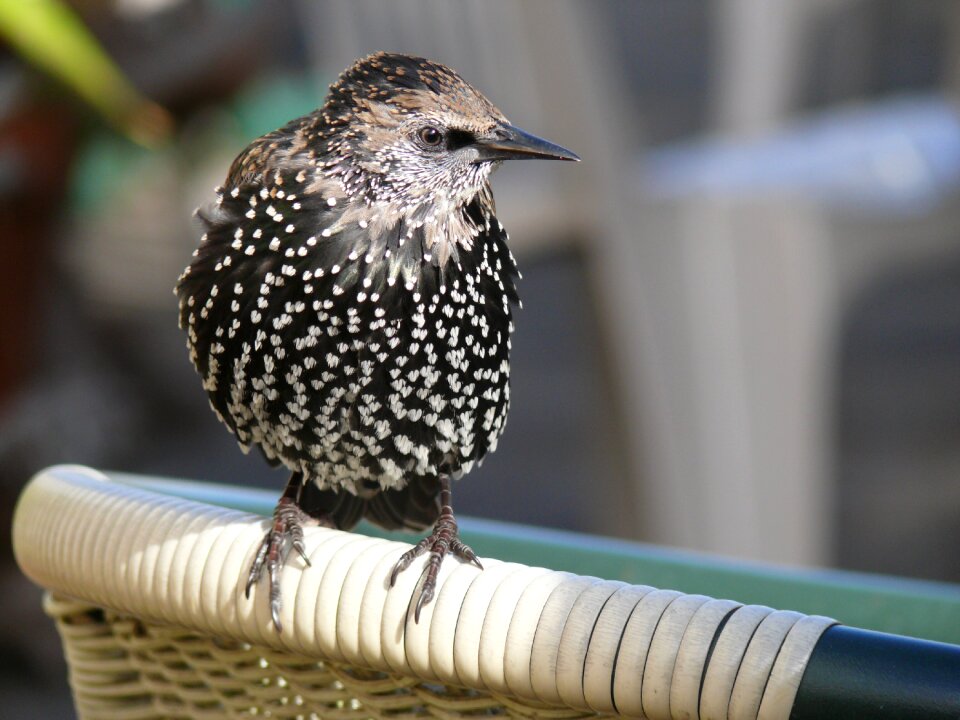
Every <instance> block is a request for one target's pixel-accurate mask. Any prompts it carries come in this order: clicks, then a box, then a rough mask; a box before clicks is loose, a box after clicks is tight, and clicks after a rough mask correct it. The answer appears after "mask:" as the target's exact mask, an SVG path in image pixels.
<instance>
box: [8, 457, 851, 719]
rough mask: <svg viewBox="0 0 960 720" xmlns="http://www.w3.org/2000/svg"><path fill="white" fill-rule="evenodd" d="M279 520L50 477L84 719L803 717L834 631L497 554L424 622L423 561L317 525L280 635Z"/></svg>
mask: <svg viewBox="0 0 960 720" xmlns="http://www.w3.org/2000/svg"><path fill="white" fill-rule="evenodd" d="M264 526H265V520H264V518H262V517H258V516H254V515H250V514H247V513H242V512H238V511H234V510H228V509H224V508H221V507H216V506H210V505H203V504H200V503H196V502H192V501H188V500H184V499H180V498H175V497H169V496H164V495H159V494H157V493H153V492H149V491H146V490H142V489H138V488H134V487H130V486H128V485H122V484H118V483H114V482H111V481H109V479H108V478H106V477H105V476H103V475H100V474H99V473H96V472H95V471H91V470H89V469H85V468H78V467H66V466H64V467H58V468H53V469H51V470H48V471H45V472H43V473H41V474H39V475H38V476H37V477H35V478H34V479H33V480H32V481H31V483H30V484H29V486H28V487H27V489H26V490H24V492H23V495H22V496H21V499H20V502H19V505H18V507H17V510H16V515H15V519H14V548H15V552H16V556H17V560H18V562H19V563H20V566H21V567H22V568H23V570H24V571H25V572H26V573H27V575H29V576H30V577H31V578H32V579H33V580H34V581H35V582H37V583H38V584H40V585H41V586H43V587H45V588H47V589H49V590H50V591H51V592H50V594H48V596H47V601H46V608H47V611H48V612H49V614H50V615H51V616H52V617H53V618H54V619H55V620H56V622H57V626H58V628H59V630H60V633H61V636H62V638H63V642H64V648H65V653H66V656H67V660H68V662H69V665H70V682H71V685H72V688H73V692H74V697H75V701H76V705H77V711H78V714H79V716H80V717H81V718H85V719H88V720H92V719H99V718H104V719H107V718H110V719H113V718H144V719H146V718H203V719H206V718H240V717H271V718H291V719H293V718H317V717H320V718H367V717H373V718H413V717H428V716H429V717H439V718H454V717H457V718H461V717H469V716H479V715H484V716H486V715H503V716H509V717H576V716H583V715H597V714H600V715H607V714H620V715H625V716H633V717H637V716H641V715H646V716H647V717H649V718H651V720H660V719H661V718H662V719H665V720H666V719H679V718H704V719H707V718H718V719H719V718H724V719H726V718H730V719H731V720H739V719H741V718H742V719H749V720H755V719H757V718H764V719H768V718H769V719H773V718H783V719H784V720H786V719H787V718H788V717H789V714H790V709H791V707H792V704H793V700H794V697H795V694H796V689H797V687H798V685H799V682H800V679H801V677H802V675H803V671H804V669H805V667H806V662H807V659H808V658H809V656H810V653H811V652H812V650H813V647H814V645H815V644H816V641H817V639H818V638H819V637H820V635H821V634H822V632H823V631H824V630H825V629H826V628H827V627H829V626H830V625H831V624H832V623H833V621H831V620H829V619H827V618H821V617H815V616H802V615H799V614H797V613H786V612H773V611H771V610H770V609H769V608H760V607H757V606H742V605H740V604H738V603H734V602H731V601H720V600H711V599H709V598H706V597H704V596H698V595H682V594H680V593H676V592H672V591H661V590H654V589H652V588H649V587H637V586H629V585H624V584H623V583H619V582H613V581H606V580H600V579H597V578H588V577H579V576H575V575H571V574H569V573H563V572H555V571H551V570H546V569H542V568H528V567H525V566H522V565H517V564H515V563H501V562H499V561H497V560H492V559H487V558H485V559H483V564H484V567H485V570H483V571H482V572H481V571H479V570H477V569H476V568H474V567H472V566H470V565H466V564H458V563H456V562H446V563H444V566H443V570H442V572H441V575H440V581H439V585H438V591H437V596H436V599H435V600H434V602H432V603H431V604H430V605H428V606H426V608H425V609H424V612H423V614H422V615H421V619H420V623H419V624H416V623H414V621H413V617H412V612H411V609H410V608H409V599H410V596H411V592H412V590H413V586H414V584H415V583H416V581H417V576H418V573H417V572H416V570H415V569H412V570H410V571H408V572H405V573H402V574H401V575H400V578H399V581H398V583H397V586H396V587H394V588H390V587H389V585H388V577H389V572H390V568H391V567H392V564H393V563H394V562H395V561H396V559H397V557H398V556H399V555H400V553H401V552H403V550H405V549H406V548H407V547H408V546H407V545H403V544H400V543H395V542H391V541H387V540H379V539H373V538H368V537H364V536H361V535H354V534H350V533H343V532H338V531H333V530H327V529H322V528H307V529H306V533H305V542H306V547H307V553H308V555H309V557H310V559H311V562H312V567H309V568H305V567H304V566H303V565H302V563H301V562H300V561H299V560H298V559H297V558H295V557H293V556H292V557H291V560H290V562H289V565H288V566H287V567H286V569H285V570H284V573H283V597H284V599H285V604H284V609H283V618H282V620H283V626H284V631H283V633H282V634H278V633H277V632H276V631H275V630H274V629H273V626H272V624H271V622H270V614H269V609H268V607H267V602H266V599H265V593H263V592H262V591H260V590H261V589H260V588H258V591H256V592H255V595H254V597H253V599H251V600H247V599H246V598H245V597H244V595H243V584H242V578H243V576H244V573H245V572H246V570H247V568H248V567H249V563H250V561H251V559H252V555H253V553H254V552H255V550H256V548H257V545H258V543H259V541H260V539H261V537H262V534H263V532H264Z"/></svg>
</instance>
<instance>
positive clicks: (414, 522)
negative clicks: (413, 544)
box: [299, 478, 440, 532]
mask: <svg viewBox="0 0 960 720" xmlns="http://www.w3.org/2000/svg"><path fill="white" fill-rule="evenodd" d="M299 505H300V507H301V509H303V511H304V512H306V513H307V514H308V515H310V516H311V517H314V518H318V519H320V520H326V521H332V522H333V524H334V525H335V526H336V527H337V528H338V529H340V530H349V529H350V528H352V527H353V526H354V525H356V524H357V523H358V522H359V521H360V519H361V518H366V519H367V520H369V521H370V522H372V523H373V524H374V525H378V526H380V527H382V528H384V529H385V530H409V531H411V532H419V531H420V530H423V529H425V528H428V527H430V526H431V525H433V523H434V522H436V520H437V518H438V517H439V516H440V481H439V480H437V479H436V478H416V479H413V480H411V481H410V482H408V483H407V484H406V485H405V486H404V487H403V488H390V489H388V490H380V491H378V492H377V493H376V494H375V495H373V496H371V497H368V498H364V497H361V496H359V495H353V494H352V493H348V492H337V491H334V490H321V489H319V488H318V487H317V486H316V485H314V484H313V483H307V484H306V485H304V487H303V490H302V492H301V494H300V502H299Z"/></svg>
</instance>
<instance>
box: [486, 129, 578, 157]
mask: <svg viewBox="0 0 960 720" xmlns="http://www.w3.org/2000/svg"><path fill="white" fill-rule="evenodd" d="M474 146H475V147H476V149H477V159H476V161H475V162H489V161H492V160H572V161H574V162H579V161H580V157H579V156H578V155H577V154H576V153H572V152H570V151H569V150H567V149H566V148H563V147H560V146H559V145H554V144H553V143H552V142H548V141H546V140H544V139H543V138H538V137H537V136H536V135H531V134H530V133H528V132H525V131H523V130H521V129H520V128H518V127H514V126H513V125H501V126H500V127H498V128H497V129H496V130H494V131H493V132H492V133H491V134H490V135H489V136H487V137H480V138H477V140H476V142H475V143H474Z"/></svg>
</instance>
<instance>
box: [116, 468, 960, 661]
mask: <svg viewBox="0 0 960 720" xmlns="http://www.w3.org/2000/svg"><path fill="white" fill-rule="evenodd" d="M108 476H109V477H110V479H112V480H114V481H117V482H122V483H125V484H129V485H133V486H137V487H141V488H145V489H149V490H153V491H155V492H159V493H163V494H167V495H175V496H178V497H183V498H188V499H191V500H196V501H198V502H204V503H209V504H214V505H221V506H224V507H230V508H234V509H238V510H243V511H247V512H251V513H255V514H259V515H269V514H270V513H271V512H272V511H273V507H274V505H275V504H276V501H277V497H278V493H276V492H273V491H268V490H256V489H251V488H241V487H236V486H229V485H217V484H213V483H202V482H188V481H183V480H167V479H160V478H147V477H142V476H134V475H124V474H120V473H108ZM460 528H461V532H462V535H463V538H464V541H465V542H467V543H468V544H469V545H470V546H471V547H472V548H473V549H474V550H475V551H476V552H477V553H478V554H479V555H481V556H484V555H485V556H489V557H497V558H500V559H502V560H510V561H514V562H519V563H524V564H526V565H540V566H543V567H549V568H552V569H555V570H567V571H569V572H573V573H577V574H581V575H594V576H597V577H603V578H606V579H611V580H623V581H625V582H629V583H636V584H646V585H653V586H655V587H661V588H670V589H674V590H680V591H683V592H687V593H702V594H704V595H710V596H712V597H728V598H733V599H736V600H738V601H740V602H744V603H754V604H760V605H769V606H770V607H774V608H778V609H790V610H798V611H800V612H804V613H808V614H818V615H827V616H830V617H833V618H836V619H837V620H839V621H840V622H842V623H844V624H846V625H851V626H855V627H860V628H865V629H868V630H876V631H879V632H887V633H896V634H900V635H908V636H911V637H916V638H922V639H926V640H937V641H940V642H948V643H954V644H960V586H958V585H951V584H947V583H937V582H927V581H921V580H911V579H905V578H894V577H885V576H879V575H869V574H865V573H853V572H845V571H837V570H811V569H800V568H784V567H778V566H772V565H762V564H758V563H754V562H747V561H738V560H734V559H730V558H723V557H716V556H711V555H707V554H701V553H694V552H688V551H683V550H675V549H669V548H660V547H654V546H651V545H645V544H642V543H635V542H628V541H624V540H613V539H609V538H600V537H595V536H590V535H582V534H578V533H572V532H565V531H559V530H548V529H543V528H532V527H528V526H523V525H514V524H509V523H501V522H494V521H489V520H480V519H476V518H461V519H460ZM359 532H362V533H364V534H366V535H373V536H377V537H389V538H391V539H396V540H402V541H404V542H410V541H411V539H412V538H413V537H414V536H412V535H409V534H400V533H386V532H383V531H381V530H379V529H378V528H375V527H373V526H371V525H367V524H363V525H361V526H360V528H359Z"/></svg>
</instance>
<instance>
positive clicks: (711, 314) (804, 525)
mask: <svg viewBox="0 0 960 720" xmlns="http://www.w3.org/2000/svg"><path fill="white" fill-rule="evenodd" d="M0 33H2V35H3V38H4V39H5V44H4V47H3V50H2V52H0V277H2V282H0V333H2V335H0V514H2V520H3V522H2V523H0V525H2V526H3V527H8V526H9V521H10V514H11V512H12V507H13V503H14V502H15V499H16V496H17V493H18V492H19V489H20V488H21V487H22V486H23V484H24V483H25V482H26V481H27V480H28V479H29V477H30V476H31V475H32V474H33V473H34V472H36V471H37V470H39V469H40V468H42V467H44V466H46V465H50V464H53V463H60V462H77V463H85V464H90V465H93V466H96V467H100V468H110V469H117V470H127V471H132V472H139V473H150V474H160V475H171V476H177V477H187V478H198V479H205V480H216V481H223V482H229V483H235V484H245V485H258V486H263V487H270V488H275V489H276V490H277V492H278V494H279V491H280V489H281V488H282V485H283V483H284V482H285V477H284V476H283V474H282V473H277V472H275V471H271V470H270V469H269V468H267V467H266V465H265V464H264V463H263V461H262V460H261V459H260V458H259V457H258V456H255V455H251V456H244V455H242V454H241V453H240V452H239V451H238V450H237V447H236V445H235V444H234V442H233V440H232V438H231V436H230V435H228V433H227V432H226V431H225V430H224V429H223V428H222V427H221V426H220V425H219V424H218V422H217V421H216V419H215V417H214V415H213V413H211V412H210V410H209V408H208V406H207V402H206V399H205V396H204V393H203V391H202V389H201V386H200V381H199V379H198V377H196V375H195V373H194V371H193V369H192V368H191V367H190V365H189V363H188V360H187V353H186V350H185V342H184V337H183V335H182V333H181V331H180V330H179V329H178V328H177V319H176V302H175V298H174V296H173V294H172V288H173V285H174V283H175V281H176V278H177V276H178V275H179V273H180V271H181V270H182V268H183V267H184V265H185V264H186V263H187V261H188V259H189V255H190V252H191V251H192V249H193V248H194V247H195V245H196V243H197V239H198V235H199V231H198V230H197V227H196V225H195V224H194V223H193V221H192V219H191V214H192V211H193V210H194V208H196V207H197V206H198V205H201V204H203V203H204V202H207V201H209V200H210V199H211V197H212V188H213V187H214V186H215V185H216V184H218V183H219V182H221V181H222V179H223V177H224V175H225V173H226V169H227V167H228V165H229V163H230V161H231V160H232V159H233V157H234V156H235V155H236V154H237V153H238V152H239V151H240V150H241V149H242V148H243V147H244V146H245V145H246V144H247V143H248V142H249V141H250V140H252V139H253V138H254V137H256V136H258V135H260V134H262V133H264V132H267V131H269V130H271V129H273V128H275V127H277V126H279V125H281V124H283V123H284V122H285V121H286V120H288V119H290V118H292V117H294V116H297V115H300V114H304V113H306V112H309V111H310V110H312V109H313V108H314V107H316V106H317V105H319V104H320V103H321V102H322V98H323V96H324V94H325V88H326V86H327V85H328V84H329V83H330V82H331V81H332V80H333V79H334V78H335V77H336V75H337V74H338V73H339V72H340V71H341V70H342V69H343V68H344V67H346V66H347V65H349V64H350V63H351V62H352V61H353V60H354V59H355V58H356V57H358V56H361V55H364V54H367V53H369V52H372V51H374V50H378V49H386V50H392V51H399V52H406V53H410V54H417V55H424V56H427V57H430V58H433V59H436V60H439V61H442V62H444V63H446V64H449V65H451V66H452V67H454V68H456V69H457V70H458V71H459V72H460V73H461V74H462V75H463V76H464V77H465V78H466V79H467V80H468V81H470V82H471V83H473V84H474V85H476V86H477V87H478V88H480V89H481V90H482V91H483V92H484V93H485V94H486V95H487V96H488V97H489V98H490V99H491V100H492V101H493V102H494V103H495V104H496V105H498V106H499V107H500V108H501V109H502V110H503V111H504V112H505V113H506V114H507V116H508V117H509V118H510V119H511V121H513V122H514V123H516V124H517V125H520V126H521V127H524V128H526V129H528V130H530V131H532V132H534V133H536V134H538V135H542V136H544V137H547V138H549V139H551V140H553V141H555V142H557V143H560V144H562V145H564V146H566V147H569V148H571V149H573V150H575V151H576V152H577V153H579V154H580V155H581V156H582V158H583V162H582V163H580V164H579V165H576V166H572V165H567V164H564V165H563V166H562V167H559V166H558V165H553V164H540V163H530V164H519V163H515V164H508V165H507V166H505V167H504V168H503V169H502V170H500V171H499V172H498V173H497V175H496V176H495V178H494V190H495V194H496V197H497V202H498V209H499V211H500V216H501V219H502V220H503V222H504V225H506V226H507V227H508V228H509V230H510V234H511V238H512V239H513V249H514V253H515V254H516V255H517V257H518V259H519V262H520V266H521V269H522V271H523V274H524V279H523V282H522V285H521V294H522V296H523V298H524V309H523V311H522V312H521V313H520V315H519V318H518V322H517V332H516V334H515V339H514V362H513V399H514V402H513V409H512V411H511V417H510V421H509V423H508V429H507V432H506V434H505V436H504V438H503V440H502V442H501V445H500V448H499V450H498V451H497V452H496V454H494V455H492V456H490V457H489V458H488V459H487V460H486V462H485V463H484V465H483V466H482V467H481V468H480V469H478V470H476V471H475V472H473V473H472V474H471V475H470V476H469V477H468V478H467V480H466V481H464V482H462V483H460V484H458V485H457V487H456V495H457V501H456V507H457V509H458V511H459V513H461V514H464V515H474V516H483V517H491V518H496V519H501V520H511V521H518V522H524V523H531V524H537V525H547V526H552V527H558V528H566V529H573V530H579V531H586V532H591V533H597V534H605V535H613V536H619V537H625V538H632V539H638V540H644V541H649V542H655V543H663V544H670V545H676V546H682V547H687V548H693V549H698V550H705V551H709V552H714V553H721V554H725V555H733V556H737V557H742V558H746V559H753V560H763V561H771V562H777V563H784V564H796V565H817V566H835V567H843V568H851V569H857V570H868V571H878V572H885V573H894V574H900V575H907V576H913V577H920V578H927V579H933V580H947V581H960V553H958V552H957V548H958V547H960V482H958V480H960V202H958V200H960V116H958V113H957V105H956V103H957V101H958V94H960V3H957V2H956V1H955V0H806V1H805V2H791V0H780V1H779V2H778V1H777V0H711V1H709V2H703V1H702V0H606V1H604V2H586V0H583V1H582V2H578V1H576V0H535V1H527V2H522V3H521V2H518V1H515V0H499V1H497V2H480V1H479V0H463V1H461V2H458V3H448V2H444V1H443V0H394V1H393V2H389V3H388V2H386V0H381V1H375V0H354V1H350V0H301V1H290V2H268V1H262V2H258V1H256V0H233V1H228V0H76V1H75V2H70V3H69V4H61V3H59V2H55V1H54V0H34V1H33V2H30V3H22V2H19V1H18V0H0ZM7 536H8V535H5V536H4V539H3V540H2V541H0V543H3V544H2V546H0V550H2V555H0V561H2V565H0V593H2V597H3V605H4V608H5V612H4V613H2V615H0V694H2V695H3V696H4V698H5V701H6V702H9V703H10V704H9V705H8V706H7V707H14V708H16V707H25V708H30V711H29V713H26V711H24V712H25V713H26V714H17V713H14V714H13V715H11V717H21V716H23V717H27V716H36V717H70V715H71V710H70V705H69V698H68V695H67V688H66V682H65V679H64V676H63V673H64V670H63V666H62V662H61V660H59V659H58V655H59V647H58V643H57V640H56V638H55V635H54V631H53V627H52V624H51V623H49V622H48V621H47V620H45V618H43V617H42V615H41V612H40V610H39V592H38V591H36V590H35V589H34V588H33V587H32V586H31V585H30V584H29V583H28V581H26V580H25V579H24V578H22V577H21V576H20V575H19V573H18V572H17V571H16V569H15V567H14V565H13V562H12V555H11V553H10V548H9V541H8V540H7V539H6V538H7ZM25 628H30V630H29V632H25V630H24V629H25ZM18 702H19V703H20V705H18V704H17V703H18Z"/></svg>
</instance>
